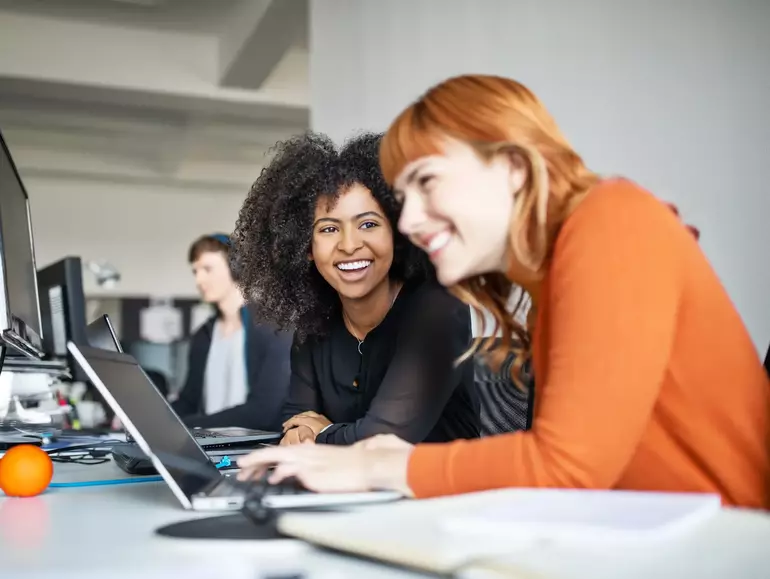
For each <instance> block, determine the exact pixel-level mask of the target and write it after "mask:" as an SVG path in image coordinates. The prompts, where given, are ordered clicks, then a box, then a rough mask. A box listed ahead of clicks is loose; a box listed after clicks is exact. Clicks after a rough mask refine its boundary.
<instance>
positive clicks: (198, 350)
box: [172, 307, 292, 432]
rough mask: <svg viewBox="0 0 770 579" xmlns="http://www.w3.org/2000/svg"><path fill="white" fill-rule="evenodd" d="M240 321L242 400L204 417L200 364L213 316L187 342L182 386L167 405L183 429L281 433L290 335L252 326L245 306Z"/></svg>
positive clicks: (203, 361) (208, 343)
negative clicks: (242, 338)
mask: <svg viewBox="0 0 770 579" xmlns="http://www.w3.org/2000/svg"><path fill="white" fill-rule="evenodd" d="M241 316H242V318H243V327H244V329H245V331H244V336H245V340H246V344H245V346H244V353H245V358H246V360H245V362H246V377H247V380H248V388H249V392H248V397H247V399H246V402H245V403H244V404H241V405H240V406H234V407H233V408H227V409H225V410H222V411H221V412H217V413H215V414H210V415H205V414H203V411H204V400H203V385H204V376H205V375H206V361H207V359H208V354H209V348H210V347H211V340H212V336H213V332H214V322H215V321H216V319H217V316H212V317H211V318H210V319H209V320H208V321H207V322H206V323H205V324H203V326H201V327H200V328H199V329H198V331H197V332H195V334H194V335H193V337H192V340H191V342H190V354H189V361H188V366H187V378H186V380H185V385H184V388H183V389H182V391H181V392H180V394H179V399H178V400H176V401H175V402H174V403H173V404H172V407H173V408H174V410H175V411H176V413H177V414H178V415H179V416H181V417H182V420H183V421H184V423H185V424H186V425H187V426H192V427H196V426H200V427H203V428H212V427H220V426H240V427H243V428H254V429H258V430H268V431H277V432H279V431H280V430H281V423H282V420H281V408H282V406H283V404H284V400H285V399H286V396H287V394H288V389H289V376H290V374H291V368H290V362H289V356H290V350H291V342H292V335H291V334H289V333H286V332H280V331H277V330H275V329H274V328H271V327H269V326H265V325H260V324H255V323H254V322H253V321H252V317H251V315H250V312H249V311H248V308H246V307H243V308H242V309H241Z"/></svg>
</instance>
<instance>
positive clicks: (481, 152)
mask: <svg viewBox="0 0 770 579" xmlns="http://www.w3.org/2000/svg"><path fill="white" fill-rule="evenodd" d="M380 161H381V165H382V169H383V173H384V175H385V177H386V179H387V180H388V182H389V183H392V184H393V186H394V189H395V192H396V194H397V196H398V197H399V198H400V199H401V201H402V203H403V209H402V213H401V217H400V221H399V229H400V230H401V231H402V232H403V233H404V234H406V235H407V236H408V237H409V238H410V240H411V241H412V242H413V243H414V244H415V245H417V246H418V247H421V248H423V249H424V250H425V251H426V252H427V253H428V254H429V256H430V258H431V260H432V262H433V264H434V265H435V267H436V271H437V275H438V278H439V281H440V282H441V283H442V284H443V285H445V286H447V287H449V288H451V290H452V291H453V292H454V293H455V294H456V295H457V296H458V297H460V298H461V299H462V300H464V301H465V302H467V303H468V304H470V305H471V306H473V307H474V308H477V309H480V308H486V309H487V310H488V311H489V312H491V314H492V315H493V317H494V319H495V323H496V326H497V328H496V329H499V330H500V331H501V334H502V336H503V340H502V343H501V344H500V346H499V347H498V348H496V350H498V351H491V352H489V355H490V356H492V357H493V358H495V357H499V356H503V355H505V353H506V351H507V350H508V349H509V348H511V347H512V345H513V344H514V341H513V340H512V337H516V338H517V339H516V341H515V343H517V344H518V343H521V344H523V345H524V347H523V349H521V351H519V352H517V358H518V362H519V365H520V363H521V362H523V361H524V360H525V359H526V358H527V357H528V356H529V355H530V354H531V356H532V361H533V368H534V376H535V381H536V384H537V389H536V391H535V394H536V395H535V407H534V416H533V426H532V429H531V430H529V431H526V432H515V433H511V434H503V435H498V436H491V437H488V438H484V439H480V440H475V441H459V442H452V443H447V444H418V445H410V444H406V443H405V442H403V441H400V440H398V439H395V438H394V437H388V436H385V437H375V438H373V439H371V440H368V441H363V442H361V443H359V444H358V445H356V446H354V447H351V448H348V449H337V448H324V447H321V446H305V447H301V448H295V449H266V450H261V451H257V452H255V453H253V454H252V455H251V456H249V457H248V458H245V459H244V460H243V461H242V462H241V464H242V465H243V466H244V467H246V471H245V472H244V474H243V476H244V477H247V476H249V475H252V474H253V473H254V472H256V471H262V470H264V468H265V467H267V466H270V465H275V467H276V468H275V470H274V472H273V474H272V475H271V476H272V480H280V479H282V478H284V477H286V476H295V477H297V478H298V479H299V480H300V481H301V482H302V483H304V484H305V485H306V486H307V487H309V488H311V489H314V490H319V491H339V490H353V489H355V490H360V489H371V488H388V489H397V490H400V491H402V492H403V493H404V494H406V495H409V496H415V497H418V498H420V497H431V496H438V495H448V494H455V493H466V492H473V491H482V490H488V489H496V488H503V487H564V488H590V489H625V490H640V491H691V492H712V493H718V494H719V495H721V497H722V499H723V502H724V503H725V504H730V505H740V506H746V507H759V508H765V507H767V506H768V505H769V499H768V485H769V483H770V465H769V464H768V446H767V441H768V434H770V420H769V419H768V418H769V417H768V408H770V389H769V388H768V377H767V374H766V373H765V371H764V368H763V367H762V362H761V361H760V359H759V357H758V355H757V352H756V350H755V348H754V345H753V344H752V341H751V339H750V337H749V334H748V332H747V330H746V328H745V326H744V324H743V322H742V320H741V318H740V316H739V315H738V312H737V311H736V309H735V307H734V306H733V304H732V302H731V301H730V298H729V297H728V295H727V293H726V292H725V290H724V288H723V286H722V284H721V283H720V281H719V279H718V277H717V275H716V273H715V272H714V271H713V269H712V268H711V266H710V265H709V262H708V260H707V259H706V257H705V255H704V254H703V252H702V251H701V249H700V247H699V246H698V243H697V241H696V239H695V237H697V231H692V230H691V231H688V229H687V228H686V227H685V226H683V225H682V223H681V221H680V220H679V219H678V216H677V214H676V211H675V209H674V211H672V207H670V206H669V207H667V206H666V205H665V204H664V203H663V202H661V201H659V200H658V199H656V198H655V197H654V196H653V195H651V194H650V193H649V192H647V191H645V190H644V189H642V188H641V187H639V186H638V185H636V184H634V183H633V182H631V181H629V180H626V179H621V178H611V179H610V178H603V177H601V176H600V175H598V174H596V173H594V172H593V171H591V170H589V169H588V168H587V167H586V166H585V164H584V163H583V161H582V159H581V158H580V156H579V155H578V154H577V153H576V152H575V151H574V150H573V149H572V147H571V146H570V145H569V143H568V142H567V140H566V139H565V138H564V136H563V135H562V133H561V131H560V130H559V128H558V127H557V125H556V123H555V122H554V120H553V119H552V118H551V116H550V115H549V114H548V112H547V111H546V109H545V107H544V106H543V105H542V103H541V102H540V101H539V100H538V99H537V97H536V96H535V95H534V94H533V93H532V92H530V91H529V90H528V89H527V88H526V87H524V86H523V85H521V84H519V83H517V82H515V81H513V80H510V79H506V78H500V77H494V76H481V75H470V76H461V77H456V78H452V79H449V80H447V81H445V82H443V83H441V84H439V85H437V86H435V87H434V88H432V89H430V90H429V91H428V92H427V93H426V94H425V95H423V96H422V97H421V98H420V99H419V100H418V101H416V102H415V103H414V104H412V105H411V106H410V107H408V108H407V109H406V110H405V111H404V112H403V113H401V115H400V116H399V117H398V118H397V119H396V120H395V121H394V123H393V124H392V125H391V127H390V129H389V130H388V132H387V134H386V136H385V138H384V140H383V143H382V146H381V149H380ZM693 233H694V234H695V236H694V235H693ZM515 286H520V287H521V288H523V289H524V290H525V292H526V293H527V294H528V296H529V298H530V300H531V304H532V306H533V308H534V309H533V312H534V313H533V315H531V316H529V323H530V324H531V326H532V327H530V328H525V327H523V326H522V325H521V323H520V322H519V321H518V320H519V319H520V317H518V316H516V315H515V314H516V312H511V311H510V309H509V308H508V307H507V306H508V301H509V296H510V295H511V290H512V288H513V287H515ZM485 346H486V345H485V344H484V343H480V344H479V343H476V344H474V348H472V351H473V350H474V349H479V348H481V349H482V350H484V349H485ZM471 353H472V352H469V353H468V354H467V355H470V354H471ZM515 366H517V365H515ZM513 373H514V376H515V375H516V367H514V370H513Z"/></svg>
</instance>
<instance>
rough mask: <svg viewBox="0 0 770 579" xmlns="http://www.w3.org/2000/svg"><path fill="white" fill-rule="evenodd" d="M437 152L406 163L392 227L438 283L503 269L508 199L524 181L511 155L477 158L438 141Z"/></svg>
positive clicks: (523, 173) (520, 167)
mask: <svg viewBox="0 0 770 579" xmlns="http://www.w3.org/2000/svg"><path fill="white" fill-rule="evenodd" d="M441 149H442V153H441V154H438V155H429V156H425V157H421V158H418V159H416V160H415V161H413V162H411V163H409V164H408V165H407V166H406V167H404V169H403V170H402V171H401V173H400V174H399V175H398V177H397V178H396V180H395V183H394V186H395V187H394V188H395V190H396V194H397V196H398V197H399V198H400V199H401V200H402V202H403V204H404V206H403V211H402V213H401V218H400V220H399V223H398V227H399V229H400V230H401V232H402V233H403V234H404V235H406V236H408V237H409V239H410V241H411V242H412V243H414V244H415V245H417V246H418V247H420V248H422V249H423V250H424V251H426V252H427V253H428V255H429V257H430V259H431V261H432V262H433V265H434V266H435V267H436V274H437V276H438V279H439V281H440V282H441V283H442V284H443V285H445V286H451V285H454V284H456V283H458V282H460V281H462V280H464V279H466V278H470V277H473V276H475V275H480V274H483V273H487V272H492V271H504V270H505V269H506V267H507V261H508V259H509V255H508V253H509V252H508V247H509V241H508V240H509V235H510V231H509V229H510V224H511V218H512V213H513V206H514V195H515V193H516V192H517V191H519V190H520V189H521V187H522V186H523V184H524V182H525V180H526V169H525V168H524V166H523V164H522V163H520V162H519V161H518V160H517V158H516V157H513V156H511V155H508V154H505V153H500V154H497V155H495V156H494V157H493V158H492V159H491V160H485V159H483V158H481V157H480V156H479V155H478V154H477V153H476V151H475V150H474V149H473V148H471V147H470V146H469V145H466V144H464V143H462V142H460V141H456V140H453V139H445V140H444V141H443V142H442V147H441Z"/></svg>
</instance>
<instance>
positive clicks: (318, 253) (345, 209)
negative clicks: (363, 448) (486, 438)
mask: <svg viewBox="0 0 770 579" xmlns="http://www.w3.org/2000/svg"><path fill="white" fill-rule="evenodd" d="M380 138H381V137H380V136H379V135H373V134H365V135H362V136H360V137H358V138H355V139H352V140H351V141H349V142H348V143H346V144H345V146H344V147H343V148H342V149H340V150H337V148H335V146H334V144H333V143H332V142H331V140H330V139H329V138H327V137H325V136H323V135H319V134H314V133H307V134H305V135H303V136H299V137H295V138H292V139H290V140H288V141H285V142H283V143H279V144H278V146H277V151H276V155H275V157H274V158H273V160H272V162H271V163H270V165H269V166H268V167H267V168H265V169H264V170H263V171H262V174H261V175H260V176H259V178H258V179H257V181H256V182H255V183H254V186H253V187H252V189H251V192H250V193H249V195H248V198H247V199H246V202H245V203H244V206H243V208H242V209H241V212H240V215H239V218H238V223H237V225H236V229H235V232H234V234H233V236H232V242H233V252H234V262H235V263H234V267H235V268H236V270H237V272H238V282H239V284H240V285H241V287H242V289H243V291H244V294H245V295H246V296H247V297H248V299H250V300H253V301H255V302H257V303H259V305H260V311H261V312H262V316H263V318H265V321H267V322H271V323H275V324H277V325H278V326H280V327H282V328H292V329H294V330H295V339H294V344H293V347H292V356H291V383H290V387H289V397H288V400H287V401H286V404H285V406H284V417H285V419H286V421H285V423H284V425H283V428H284V433H285V434H284V437H283V440H282V444H294V443H299V442H304V441H315V442H319V443H329V444H351V443H354V442H356V441H358V440H361V439H363V438H366V437H369V436H372V435H374V434H383V433H390V434H396V435H398V436H399V437H401V438H403V439H404V440H408V441H411V442H422V441H431V442H441V441H449V440H454V439H458V438H475V437H477V436H478V432H479V408H478V401H477V399H476V396H475V393H474V386H473V367H472V365H471V364H467V363H463V364H460V365H456V364H455V361H456V360H457V358H458V357H459V356H460V355H461V354H462V353H463V352H464V351H465V350H466V349H467V348H468V346H469V343H470V312H469V310H468V307H467V306H465V305H463V304H462V303H461V302H460V301H459V300H457V299H455V298H454V297H452V296H450V295H449V294H448V293H447V292H446V291H445V290H444V289H443V288H441V286H439V285H438V284H437V283H436V282H435V280H434V278H433V275H432V272H433V270H432V268H431V266H430V264H429V262H428V261H427V259H426V258H425V254H424V253H423V252H421V251H420V250H418V249H417V248H415V247H414V246H413V245H412V244H410V243H409V242H408V241H407V239H406V238H405V237H404V236H403V235H402V234H400V233H399V232H398V231H397V229H396V227H395V225H396V223H397V222H398V218H399V209H400V205H399V203H398V202H397V201H396V199H395V198H394V197H393V193H392V191H391V189H390V187H389V186H388V185H387V184H386V183H385V180H384V179H383V177H382V173H381V172H380V168H379V165H378V160H377V154H378V150H379V144H380Z"/></svg>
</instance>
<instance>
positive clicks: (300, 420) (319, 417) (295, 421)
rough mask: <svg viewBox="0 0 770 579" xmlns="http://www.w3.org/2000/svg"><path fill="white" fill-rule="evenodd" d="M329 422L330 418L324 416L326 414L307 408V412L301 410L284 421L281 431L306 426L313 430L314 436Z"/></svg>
mask: <svg viewBox="0 0 770 579" xmlns="http://www.w3.org/2000/svg"><path fill="white" fill-rule="evenodd" d="M331 423H332V422H331V420H329V419H328V418H326V416H324V415H323V414H318V413H317V412H313V411H312V410H308V411H307V412H301V413H300V414H297V415H295V416H292V417H291V418H289V419H288V420H287V421H286V422H284V423H283V431H284V432H288V431H289V430H290V429H292V428H296V427H298V426H307V427H308V428H309V429H310V430H312V431H313V436H314V437H316V436H318V434H319V433H320V432H321V431H322V430H323V429H324V428H326V427H327V426H329V425H330V424H331Z"/></svg>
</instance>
